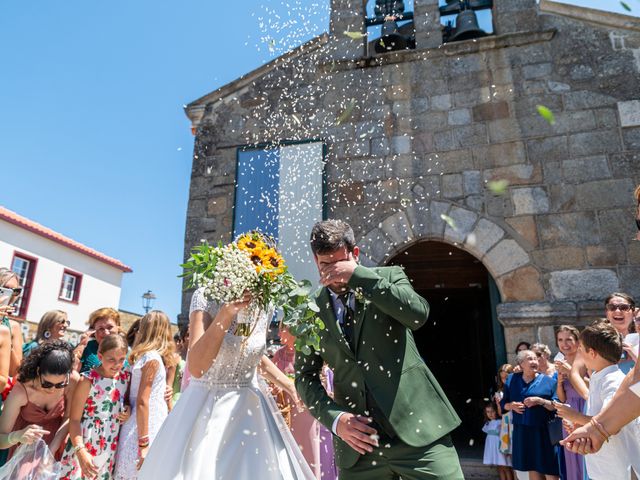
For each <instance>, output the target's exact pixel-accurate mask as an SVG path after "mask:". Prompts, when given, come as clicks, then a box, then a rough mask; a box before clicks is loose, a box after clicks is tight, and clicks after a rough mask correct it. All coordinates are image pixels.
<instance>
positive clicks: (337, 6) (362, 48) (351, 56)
mask: <svg viewBox="0 0 640 480" xmlns="http://www.w3.org/2000/svg"><path fill="white" fill-rule="evenodd" d="M369 2H375V0H331V20H330V27H329V32H330V40H329V41H330V45H331V48H329V49H328V50H329V59H330V60H335V61H339V60H359V59H362V58H364V57H365V56H366V55H367V52H369V55H373V54H374V53H373V51H374V49H373V48H370V49H367V42H370V41H371V40H372V38H369V35H367V24H368V23H369V24H371V20H372V19H369V21H367V4H368V3H369ZM402 3H404V2H397V1H396V2H394V1H391V2H377V3H376V6H377V7H378V9H377V10H378V12H380V14H381V18H382V20H384V15H383V13H384V12H386V10H385V9H384V7H388V8H389V12H386V13H387V14H388V13H392V14H393V13H397V11H396V10H394V8H393V7H395V5H394V4H398V5H399V4H402ZM386 4H389V5H386ZM403 13H406V15H402V14H399V15H398V18H396V20H403V19H405V20H406V19H412V20H413V27H414V31H415V48H419V49H424V48H437V47H438V46H440V45H441V44H442V26H441V25H440V11H439V9H438V0H414V1H413V11H411V12H403ZM385 23H386V24H387V26H389V23H390V22H389V21H387V22H384V21H379V22H377V23H374V24H377V25H383V32H382V34H383V35H384V34H385V30H384V29H385ZM345 32H348V33H345ZM387 32H391V33H394V32H392V31H390V30H387ZM412 37H413V36H412ZM412 40H413V38H412ZM382 54H384V53H382Z"/></svg>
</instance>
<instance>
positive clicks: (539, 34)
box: [319, 28, 556, 72]
mask: <svg viewBox="0 0 640 480" xmlns="http://www.w3.org/2000/svg"><path fill="white" fill-rule="evenodd" d="M555 33H556V29H554V28H551V29H547V30H542V31H527V32H515V33H505V34H503V35H490V36H488V37H484V38H476V39H472V40H464V41H462V42H451V43H444V44H442V45H441V46H440V47H438V48H430V49H416V50H404V51H402V52H394V53H387V54H384V55H378V56H375V57H366V58H361V59H358V60H338V61H325V62H322V63H320V65H319V66H320V69H321V70H322V71H324V72H331V71H346V70H354V69H358V68H368V67H380V66H382V65H390V64H394V63H403V62H418V61H424V60H430V59H435V58H441V57H450V56H460V55H468V54H472V53H477V52H483V51H486V50H495V49H500V48H508V47H521V46H524V45H529V44H533V43H541V42H548V41H550V40H551V39H552V38H553V36H554V35H555Z"/></svg>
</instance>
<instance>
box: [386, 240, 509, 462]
mask: <svg viewBox="0 0 640 480" xmlns="http://www.w3.org/2000/svg"><path fill="white" fill-rule="evenodd" d="M386 264H387V265H401V266H403V267H404V269H405V272H406V274H407V276H408V277H409V279H410V280H411V282H412V284H413V287H414V289H415V290H416V291H417V292H418V293H419V294H420V295H422V296H423V297H425V298H426V299H427V300H428V302H429V304H430V306H431V310H430V315H429V321H428V322H427V324H426V325H425V326H424V327H422V328H421V329H419V330H417V331H415V332H414V337H415V339H416V343H417V345H418V349H419V351H420V354H421V355H422V357H423V358H424V359H425V361H426V362H427V365H428V366H429V368H430V369H431V371H432V372H433V373H434V375H435V376H436V378H437V379H438V381H439V382H440V385H441V386H442V388H443V389H444V391H445V392H446V394H447V396H448V397H449V400H450V401H451V403H452V404H453V406H454V408H455V409H456V411H457V412H458V415H460V418H461V419H462V426H461V427H460V428H458V429H457V430H456V431H455V432H454V435H453V437H454V442H455V444H456V447H457V448H458V449H459V450H460V451H461V452H460V453H461V454H465V456H475V455H477V454H478V452H477V449H478V448H480V447H481V446H482V441H481V438H482V432H481V430H480V429H481V427H482V424H483V407H484V404H485V402H486V400H485V399H488V398H489V397H490V395H491V393H492V391H493V386H494V376H495V372H496V370H497V368H496V367H497V365H498V364H500V363H503V362H504V360H505V346H504V345H505V342H504V335H503V331H502V326H501V325H500V324H499V323H498V321H497V319H496V305H497V303H499V302H500V293H499V292H498V289H497V287H496V284H495V282H494V281H493V278H492V276H491V274H490V273H489V271H488V270H487V269H486V267H485V266H484V265H483V264H482V262H481V261H480V260H478V259H477V258H475V257H474V256H473V255H471V254H469V253H467V252H465V251H464V250H462V249H460V248H457V247H455V246H453V245H450V244H447V243H444V242H439V241H429V240H422V241H418V242H415V243H413V244H411V245H410V246H408V247H406V248H405V249H404V250H402V251H400V252H398V253H397V254H395V255H394V256H392V257H391V258H390V259H389V260H388V261H387V262H386ZM471 440H473V442H471ZM474 444H475V445H474Z"/></svg>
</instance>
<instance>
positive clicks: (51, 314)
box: [22, 310, 69, 357]
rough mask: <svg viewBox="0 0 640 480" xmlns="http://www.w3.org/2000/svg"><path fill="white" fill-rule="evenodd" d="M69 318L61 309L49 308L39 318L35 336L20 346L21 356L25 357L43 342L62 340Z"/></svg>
mask: <svg viewBox="0 0 640 480" xmlns="http://www.w3.org/2000/svg"><path fill="white" fill-rule="evenodd" d="M68 327H69V319H68V317H67V312H64V311H62V310H49V311H48V312H45V314H44V315H43V316H42V318H41V319H40V323H38V330H37V332H36V338H35V339H34V340H33V341H31V342H29V343H25V344H24V345H23V346H22V356H23V357H27V356H28V355H29V354H30V353H31V351H32V350H33V349H35V348H37V347H38V346H40V345H41V344H43V343H45V342H53V341H54V340H62V339H63V338H64V336H65V334H66V333H67V328H68Z"/></svg>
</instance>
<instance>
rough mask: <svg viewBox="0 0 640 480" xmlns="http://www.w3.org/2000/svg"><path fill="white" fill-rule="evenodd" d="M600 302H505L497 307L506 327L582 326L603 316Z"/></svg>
mask: <svg viewBox="0 0 640 480" xmlns="http://www.w3.org/2000/svg"><path fill="white" fill-rule="evenodd" d="M603 309H604V307H603V305H602V303H601V302H578V303H576V302H506V303H501V304H499V305H498V306H497V308H496V310H497V313H498V320H499V321H500V323H502V325H504V326H506V327H529V326H535V327H538V326H543V325H561V324H569V325H583V324H586V323H590V322H592V321H593V320H596V319H597V318H599V317H601V316H602V315H603Z"/></svg>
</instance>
